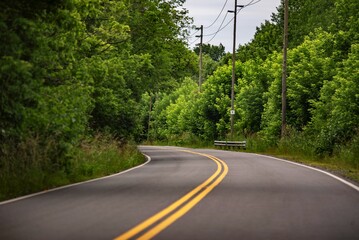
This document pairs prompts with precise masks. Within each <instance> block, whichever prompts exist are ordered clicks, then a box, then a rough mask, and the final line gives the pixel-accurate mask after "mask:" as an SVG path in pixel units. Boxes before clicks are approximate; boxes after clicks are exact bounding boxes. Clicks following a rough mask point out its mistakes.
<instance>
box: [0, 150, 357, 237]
mask: <svg viewBox="0 0 359 240" xmlns="http://www.w3.org/2000/svg"><path fill="white" fill-rule="evenodd" d="M141 150H142V151H143V152H144V153H145V154H147V155H149V156H150V157H151V159H152V160H151V162H149V163H148V164H146V165H144V166H142V167H140V168H137V169H134V170H132V171H129V172H126V173H124V174H119V175H116V176H113V177H111V178H106V179H101V180H98V181H93V182H89V183H84V184H80V185H76V186H72V187H69V188H64V189H60V190H57V191H52V192H48V193H45V194H41V195H37V196H34V197H30V198H26V199H23V200H19V201H14V202H11V203H6V204H0V239H1V240H6V239H36V240H41V239H113V238H115V237H117V236H119V235H121V234H122V233H124V232H126V231H127V230H129V229H131V228H132V227H134V226H136V225H137V224H139V223H141V222H142V221H144V220H146V219H147V218H149V217H151V216H152V215H154V214H156V213H158V212H159V211H161V210H162V209H164V208H165V207H167V206H169V205H170V204H172V203H173V202H175V201H176V200H177V199H179V198H181V197H182V196H184V195H186V194H187V193H188V192H190V191H191V190H193V189H194V188H196V187H197V186H198V185H200V184H201V183H203V182H204V181H205V180H206V179H208V178H209V177H210V176H211V175H212V174H213V173H214V172H215V171H216V170H217V165H216V163H215V162H214V161H212V160H211V159H208V158H206V157H204V156H199V155H195V154H191V153H187V152H182V151H179V150H180V149H179V148H159V147H149V146H143V147H141ZM192 151H195V152H202V153H206V154H210V155H213V156H216V157H218V158H220V159H222V160H223V161H224V162H225V163H226V164H227V166H228V168H229V172H228V174H227V176H226V177H225V178H224V179H223V181H222V182H221V183H220V184H219V185H218V186H217V187H215V188H214V189H213V191H212V192H210V193H209V194H208V195H207V196H206V197H205V198H204V199H202V200H201V201H200V202H199V203H198V204H197V205H196V206H194V207H193V208H192V209H191V210H190V211H189V212H188V213H187V214H185V215H184V216H183V217H181V218H180V219H178V220H177V221H176V222H174V223H173V224H172V225H170V226H169V227H168V228H166V229H165V230H164V231H162V232H160V233H159V234H158V235H157V236H156V237H155V238H154V239H171V240H172V239H200V240H202V239H206V240H207V239H316V240H318V239H326V240H327V239H338V240H339V239H340V240H343V239H353V240H354V239H355V240H356V239H359V191H358V190H356V189H354V188H352V187H350V186H348V185H346V184H344V183H342V182H340V181H338V180H337V179H334V178H332V177H330V176H328V175H325V174H323V173H320V172H317V171H314V170H311V169H308V168H304V167H301V166H297V165H294V164H290V163H287V162H283V161H278V160H274V159H271V158H267V157H263V156H258V155H254V154H249V153H238V152H229V151H218V150H192Z"/></svg>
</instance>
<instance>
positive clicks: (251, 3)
mask: <svg viewBox="0 0 359 240" xmlns="http://www.w3.org/2000/svg"><path fill="white" fill-rule="evenodd" d="M261 1H262V0H257V1H256V0H251V1H250V2H249V3H247V4H246V5H243V7H241V8H240V9H238V10H237V14H238V13H239V12H240V11H241V10H242V9H243V8H246V7H249V6H253V5H255V4H257V3H259V2H261ZM227 2H228V0H226V2H225V4H224V5H223V8H222V10H221V12H220V13H219V15H218V16H217V18H216V19H215V20H214V22H213V23H212V24H211V25H209V26H207V27H204V28H209V27H211V26H212V25H213V24H214V23H215V22H216V21H217V20H218V18H219V17H220V15H221V14H222V12H223V10H224V8H225V6H226V5H227ZM227 15H228V12H227V13H226V15H225V16H224V18H223V20H222V22H221V24H220V26H219V28H218V29H217V31H215V32H213V33H209V34H204V35H203V36H204V37H210V36H213V37H212V38H211V39H210V40H208V41H206V44H208V43H210V42H211V41H212V40H213V39H214V38H215V37H216V36H217V34H218V33H219V32H221V31H222V30H223V29H225V28H226V27H227V26H228V25H229V24H230V23H231V22H232V21H233V19H234V16H233V17H232V18H231V19H230V20H229V21H228V22H227V23H226V24H225V25H224V26H223V24H224V22H225V20H226V18H227ZM222 26H223V27H222ZM197 32H198V31H196V33H197ZM193 35H194V34H192V35H191V36H193ZM198 39H199V38H196V40H195V41H193V42H191V43H190V44H189V45H192V44H193V43H195V42H196V41H197V40H198Z"/></svg>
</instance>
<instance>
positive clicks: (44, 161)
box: [0, 135, 145, 201]
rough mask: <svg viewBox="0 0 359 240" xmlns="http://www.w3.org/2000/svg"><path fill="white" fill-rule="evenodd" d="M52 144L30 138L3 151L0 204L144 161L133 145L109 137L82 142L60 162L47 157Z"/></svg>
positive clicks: (98, 137) (100, 175) (0, 171)
mask: <svg viewBox="0 0 359 240" xmlns="http://www.w3.org/2000/svg"><path fill="white" fill-rule="evenodd" d="M54 144H55V143H54V142H53V141H51V140H49V141H48V142H47V143H46V144H45V145H44V144H42V143H40V141H38V139H36V138H32V139H27V140H26V141H23V142H22V143H20V144H18V145H16V146H11V145H8V146H7V147H6V149H5V150H6V151H5V152H6V154H5V155H4V156H3V157H2V159H1V162H0V201H2V200H6V199H11V198H15V197H18V196H22V195H26V194H30V193H34V192H38V191H43V190H48V189H51V188H54V187H59V186H63V185H67V184H71V183H76V182H81V181H85V180H89V179H94V178H98V177H102V176H106V175H110V174H113V173H117V172H120V171H123V170H125V169H128V168H131V167H134V166H136V165H139V164H141V163H143V162H144V161H145V158H144V156H143V155H142V154H141V153H140V152H139V151H138V149H137V147H136V146H135V145H133V144H126V145H120V144H119V142H118V141H116V140H115V139H113V138H112V137H110V136H104V135H96V136H95V137H94V138H92V139H87V140H84V141H83V142H82V143H81V144H80V145H79V146H78V147H75V148H73V149H72V150H70V151H69V153H68V154H67V155H66V156H65V157H63V158H61V159H57V158H54V157H53V156H52V155H51V154H53V152H52V149H53V147H54Z"/></svg>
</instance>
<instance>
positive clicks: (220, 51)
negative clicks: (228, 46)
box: [193, 43, 225, 62]
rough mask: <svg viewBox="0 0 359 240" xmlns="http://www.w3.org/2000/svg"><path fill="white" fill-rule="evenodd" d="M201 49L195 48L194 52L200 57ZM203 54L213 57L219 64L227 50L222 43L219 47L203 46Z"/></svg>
mask: <svg viewBox="0 0 359 240" xmlns="http://www.w3.org/2000/svg"><path fill="white" fill-rule="evenodd" d="M199 50H200V49H199V47H195V48H194V49H193V51H194V52H195V53H196V54H197V55H199ZM202 54H207V55H208V56H210V57H211V59H212V60H213V61H216V62H219V61H220V60H221V58H222V57H223V56H224V55H225V48H224V46H223V45H222V43H220V44H219V46H215V45H211V44H202Z"/></svg>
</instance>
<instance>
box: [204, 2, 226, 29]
mask: <svg viewBox="0 0 359 240" xmlns="http://www.w3.org/2000/svg"><path fill="white" fill-rule="evenodd" d="M227 2H228V0H226V2H225V3H224V5H223V7H222V10H221V11H220V12H219V14H218V16H217V17H216V19H215V20H214V21H213V22H212V23H211V24H210V25H209V26H206V27H204V29H207V28H210V27H212V26H213V25H214V24H215V23H216V22H217V20H218V18H219V17H220V16H221V14H222V12H223V10H224V8H225V7H226V5H227Z"/></svg>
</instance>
